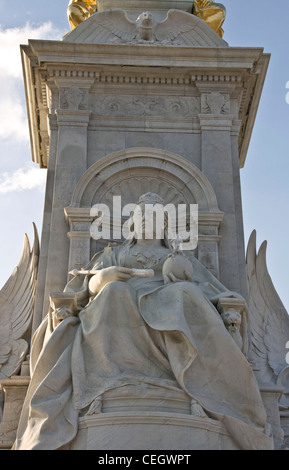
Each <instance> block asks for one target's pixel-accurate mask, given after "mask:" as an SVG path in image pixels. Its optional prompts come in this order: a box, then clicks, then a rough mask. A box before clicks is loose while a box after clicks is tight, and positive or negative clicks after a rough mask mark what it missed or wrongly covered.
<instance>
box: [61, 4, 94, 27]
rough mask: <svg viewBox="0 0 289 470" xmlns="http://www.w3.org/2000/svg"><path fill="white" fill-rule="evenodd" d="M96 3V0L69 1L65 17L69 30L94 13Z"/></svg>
mask: <svg viewBox="0 0 289 470" xmlns="http://www.w3.org/2000/svg"><path fill="white" fill-rule="evenodd" d="M96 3H97V0H81V1H80V0H70V3H69V5H68V10H67V16H68V20H69V24H70V27H71V29H74V28H76V26H78V25H79V24H80V23H82V21H84V20H86V19H87V18H89V17H90V16H91V15H92V13H95V12H96Z"/></svg>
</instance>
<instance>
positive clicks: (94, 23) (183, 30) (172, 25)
mask: <svg viewBox="0 0 289 470" xmlns="http://www.w3.org/2000/svg"><path fill="white" fill-rule="evenodd" d="M204 31H205V32H204ZM63 41H65V42H80V43H82V42H85V43H94V44H96V43H97V44H105V43H120V44H126V43H130V44H138V43H140V44H141V43H145V44H150V43H156V44H158V43H159V44H162V45H166V44H177V45H190V46H200V45H202V46H204V45H208V46H212V45H215V46H222V47H224V46H226V45H227V43H226V42H225V41H223V40H222V39H221V38H220V37H219V36H218V35H217V34H216V33H215V32H214V31H213V30H212V28H210V27H209V26H208V25H207V24H206V23H205V22H204V21H202V20H200V19H199V18H197V17H196V16H195V15H192V14H190V13H185V12H183V11H181V10H173V9H172V10H169V11H168V14H167V16H166V18H165V19H164V20H163V21H157V20H156V18H155V16H154V15H153V14H152V13H151V12H149V11H144V12H143V13H141V14H140V15H139V16H138V18H137V19H136V20H132V19H130V18H129V17H128V15H127V13H126V12H125V11H124V10H122V9H113V10H105V11H101V12H98V13H95V14H93V15H92V16H91V17H90V18H88V19H87V20H86V21H84V22H82V23H81V24H80V25H79V26H78V27H77V28H76V29H74V30H73V31H72V32H71V33H69V34H67V35H66V36H65V37H64V38H63Z"/></svg>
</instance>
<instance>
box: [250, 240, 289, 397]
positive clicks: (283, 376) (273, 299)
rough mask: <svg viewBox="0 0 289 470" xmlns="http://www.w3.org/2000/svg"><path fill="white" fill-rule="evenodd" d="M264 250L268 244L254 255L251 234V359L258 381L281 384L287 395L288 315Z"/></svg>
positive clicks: (262, 246)
mask: <svg viewBox="0 0 289 470" xmlns="http://www.w3.org/2000/svg"><path fill="white" fill-rule="evenodd" d="M266 249H267V242H264V243H263V244H262V245H261V247H260V249H259V252H258V254H257V252H256V231H253V232H252V234H251V237H250V239H249V243H248V248H247V278H248V284H249V315H250V335H251V339H250V342H251V348H250V351H251V359H252V360H253V361H254V363H255V364H256V369H257V370H258V376H259V379H260V380H261V381H262V382H270V383H274V384H279V385H281V384H282V385H283V387H284V389H285V394H286V393H289V380H288V379H289V373H288V372H289V367H288V364H287V363H286V353H287V351H286V344H287V343H288V341H289V316H288V313H287V311H286V309H285V307H284V305H283V303H282V301H281V299H280V297H279V295H278V294H277V292H276V290H275V287H274V285H273V283H272V280H271V277H270V275H269V273H268V269H267V263H266ZM288 404H289V403H288Z"/></svg>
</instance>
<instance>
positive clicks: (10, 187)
mask: <svg viewBox="0 0 289 470" xmlns="http://www.w3.org/2000/svg"><path fill="white" fill-rule="evenodd" d="M45 181H46V170H40V169H39V168H37V167H31V168H26V169H23V168H19V169H18V170H16V171H15V172H14V173H11V174H9V173H2V174H0V194H7V193H10V192H12V191H25V190H30V189H40V190H41V191H44V189H45Z"/></svg>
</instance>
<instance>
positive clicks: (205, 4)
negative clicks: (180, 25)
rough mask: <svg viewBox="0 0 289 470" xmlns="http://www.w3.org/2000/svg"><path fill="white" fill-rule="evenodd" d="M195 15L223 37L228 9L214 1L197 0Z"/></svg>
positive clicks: (195, 2) (194, 9)
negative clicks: (223, 26)
mask: <svg viewBox="0 0 289 470" xmlns="http://www.w3.org/2000/svg"><path fill="white" fill-rule="evenodd" d="M193 14H194V15H196V16H198V17H199V18H201V19H202V20H204V21H205V22H206V23H207V24H208V25H209V26H211V28H213V30H214V31H216V33H218V34H219V36H221V38H222V37H223V34H224V31H223V29H222V25H223V23H224V21H225V18H226V9H225V7H224V5H222V4H221V3H215V2H214V0H195V1H194V8H193Z"/></svg>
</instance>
